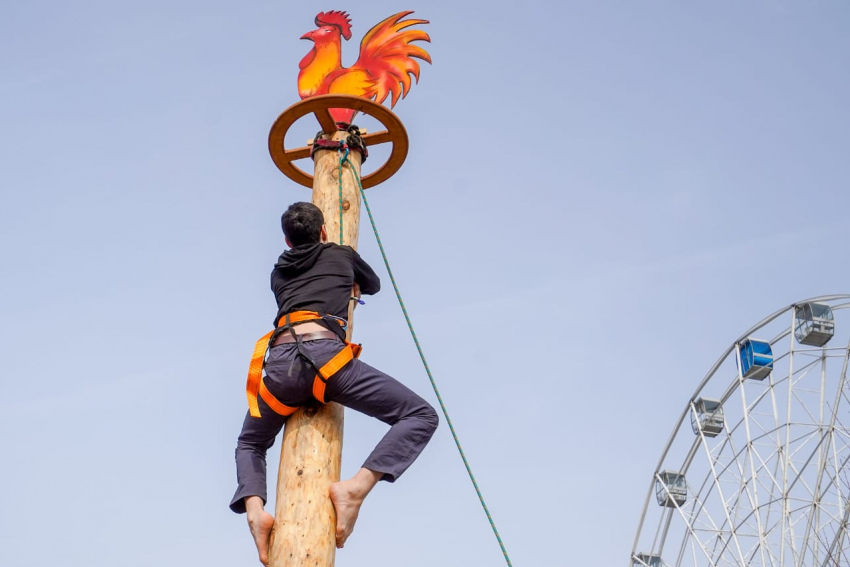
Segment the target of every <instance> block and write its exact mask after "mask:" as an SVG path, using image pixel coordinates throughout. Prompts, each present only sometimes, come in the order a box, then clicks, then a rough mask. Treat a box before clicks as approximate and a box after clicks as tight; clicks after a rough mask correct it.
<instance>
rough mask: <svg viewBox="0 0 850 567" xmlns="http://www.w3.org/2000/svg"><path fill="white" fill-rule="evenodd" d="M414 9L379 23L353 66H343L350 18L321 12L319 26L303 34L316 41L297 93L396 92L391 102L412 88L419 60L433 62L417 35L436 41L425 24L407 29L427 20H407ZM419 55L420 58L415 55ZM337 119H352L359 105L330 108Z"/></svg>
mask: <svg viewBox="0 0 850 567" xmlns="http://www.w3.org/2000/svg"><path fill="white" fill-rule="evenodd" d="M412 13H413V12H411V11H409V12H400V13H398V14H395V15H394V16H390V17H389V18H387V19H386V20H384V21H383V22H381V23H379V24H378V25H376V26H375V27H373V28H372V29H371V30H369V33H367V34H366V35H365V36H364V37H363V41H362V42H361V43H360V57H359V58H358V59H357V62H356V63H355V64H354V65H352V66H351V67H343V66H342V42H341V41H340V38H341V37H343V38H345V39H346V41H347V40H349V39H351V19H350V18H349V17H348V14H347V13H346V12H340V11H331V12H321V13H319V15H317V16H316V25H317V26H319V28H318V29H315V30H313V31H311V32H309V33H305V34H304V35H302V36H301V39H309V40H312V41H313V43H315V44H316V45H315V46H314V47H313V49H312V50H311V51H310V53H308V54H307V55H306V56H305V57H304V59H302V60H301V63H300V65H299V67H300V68H301V72H299V73H298V94H299V95H301V98H302V99H305V98H309V97H311V96H316V95H323V94H350V95H356V96H362V97H364V98H369V99H372V100H375V101H377V102H378V103H382V102H384V100H386V98H387V96H389V95H390V94H392V103H391V106H393V107H394V106H395V104H396V102H398V99H399V98H404V97H405V96H407V93H408V92H409V91H410V87H411V80H410V77H411V75H412V76H413V78H415V79H416V82H417V83H418V82H419V62H418V61H416V60H415V59H422V60H423V61H427V62H428V63H430V62H431V56H430V55H428V52H427V51H425V50H424V49H422V48H421V47H418V46H416V45H411V42H413V41H428V42H430V41H431V38H430V37H429V36H428V34H427V33H425V32H424V31H422V30H405V28H408V27H410V26H414V25H417V24H427V23H428V20H402V19H403V18H404V17H406V16H408V15H410V14H412ZM414 58H415V59H414ZM330 112H331V116H332V117H333V119H334V120H335V121H336V122H340V123H346V124H350V123H351V121H352V120H353V119H354V115H355V113H356V112H357V111H355V110H350V109H346V108H334V109H331V111H330Z"/></svg>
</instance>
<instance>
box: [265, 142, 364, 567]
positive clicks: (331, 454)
mask: <svg viewBox="0 0 850 567" xmlns="http://www.w3.org/2000/svg"><path fill="white" fill-rule="evenodd" d="M347 136H348V134H347V132H337V133H335V134H334V135H333V139H334V140H343V139H345V138H346V137H347ZM340 157H341V156H340V154H339V153H338V152H336V151H330V150H324V151H320V152H318V153H317V154H316V163H315V173H314V175H313V203H314V204H315V205H316V206H317V207H319V208H320V209H321V210H322V213H323V214H324V216H325V227H326V228H327V231H328V240H330V241H331V242H337V243H339V241H340V231H339V223H340V218H339V210H340V198H339V177H338V172H339V159H340ZM348 159H349V160H350V161H351V163H352V164H353V167H354V168H355V171H357V175H360V159H361V156H360V152H357V151H353V152H351V153H350V154H349V156H348ZM350 167H351V166H349V165H347V164H346V165H345V166H343V171H342V208H343V215H342V216H343V219H342V226H343V235H342V244H347V245H349V246H352V247H354V248H357V237H358V231H359V224H360V223H359V221H360V191H359V189H358V187H357V181H356V180H355V179H354V175H353V174H352V173H351V172H350V171H348V169H349V168H350ZM353 309H354V306H353V302H352V305H351V306H350V308H349V312H348V339H349V340H351V331H352V328H353V321H352V314H353ZM342 426H343V408H342V406H340V405H339V404H334V403H331V404H327V405H319V406H318V407H309V408H303V409H301V410H299V411H298V412H296V413H295V414H293V415H292V416H291V417H290V418H289V419H288V420H287V422H286V428H285V429H284V433H283V447H282V448H281V454H280V472H279V473H278V478H277V505H276V506H275V521H274V530H273V532H272V541H271V549H270V552H269V566H270V567H308V566H309V567H333V565H334V559H335V557H336V535H335V534H336V513H335V511H334V508H333V504H332V503H331V499H330V496H329V493H328V490H329V489H330V486H331V484H332V483H334V482H337V481H338V480H339V473H340V461H341V457H342Z"/></svg>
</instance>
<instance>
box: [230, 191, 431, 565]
mask: <svg viewBox="0 0 850 567" xmlns="http://www.w3.org/2000/svg"><path fill="white" fill-rule="evenodd" d="M281 224H282V227H283V233H284V236H285V240H286V244H287V246H289V250H287V251H285V252H284V253H283V254H281V256H280V258H279V259H278V262H277V264H275V266H274V269H273V270H272V275H271V287H272V291H273V292H274V294H275V298H276V300H277V306H278V312H277V317H276V318H275V325H276V328H275V330H274V331H273V332H271V333H270V334H269V335H267V336H266V337H264V338H263V339H261V341H260V343H258V347H257V349H256V350H255V356H254V360H252V364H251V371H250V372H249V378H248V399H249V401H248V404H249V411H248V415H247V416H246V417H245V421H244V423H243V425H242V432H241V433H240V435H239V440H238V443H237V446H236V475H237V480H238V487H237V489H236V494H235V495H234V496H233V500H232V501H231V503H230V508H231V509H232V510H233V511H234V512H237V513H247V517H248V526H249V528H250V531H251V535H252V536H253V537H254V541H255V543H256V545H257V551H258V553H259V557H260V561H261V562H262V563H263V564H264V565H268V550H269V536H270V534H271V530H272V526H273V525H274V518H273V517H272V516H271V515H270V514H268V513H267V512H266V511H265V509H264V505H265V502H266V451H267V450H268V449H269V448H270V447H271V446H272V445H273V444H274V440H275V437H276V436H277V434H278V433H279V432H280V430H281V428H282V427H283V425H284V423H285V421H286V419H287V417H288V416H289V415H291V414H292V413H294V412H295V411H296V410H297V408H299V407H301V406H305V405H309V404H313V403H327V402H337V403H340V404H342V405H344V406H346V407H350V408H352V409H355V410H357V411H359V412H361V413H364V414H366V415H369V416H371V417H375V418H377V419H380V420H381V421H383V422H384V423H387V424H388V425H390V430H389V431H388V432H387V433H386V435H384V437H383V439H381V441H380V442H379V443H378V444H377V446H376V447H375V449H374V450H373V451H372V453H371V454H370V455H369V457H368V458H367V459H366V461H365V462H364V463H363V466H362V468H361V469H360V470H359V471H358V472H357V473H356V474H355V475H354V476H353V477H352V478H351V479H349V480H345V481H341V482H336V483H334V484H332V485H331V487H330V493H329V497H330V499H331V501H332V502H333V505H334V508H335V509H336V515H337V521H336V545H337V547H339V548H342V547H343V546H344V545H345V542H346V540H347V539H348V537H349V536H350V535H351V532H352V530H353V529H354V524H355V522H356V521H357V516H358V514H359V512H360V506H361V505H362V503H363V500H364V499H365V497H366V496H367V495H368V494H369V492H370V491H371V490H372V488H374V486H375V485H376V484H377V483H378V481H379V480H385V481H387V482H394V481H395V480H396V479H397V478H398V477H399V476H401V474H402V473H404V471H405V470H407V468H408V467H409V466H410V465H411V464H412V463H413V461H415V460H416V458H417V457H418V456H419V454H420V453H421V452H422V450H423V449H424V448H425V445H426V444H427V443H428V441H429V440H430V439H431V436H432V435H433V434H434V431H435V430H436V428H437V423H438V418H437V413H436V412H435V411H434V408H433V407H431V405H430V404H428V403H427V402H426V401H425V400H423V399H422V398H421V397H419V396H418V395H416V394H415V393H414V392H412V391H411V390H410V389H408V388H407V387H406V386H404V385H403V384H401V383H400V382H398V381H396V380H395V379H393V378H392V377H390V376H388V375H386V374H384V373H383V372H381V371H379V370H377V369H375V368H372V367H371V366H369V365H367V364H365V363H363V362H361V361H360V360H358V359H357V355H358V354H359V351H360V348H359V346H357V345H352V344H349V343H347V342H346V341H345V326H346V325H347V323H346V321H345V317H347V316H348V307H349V303H350V302H351V301H358V300H359V297H360V293H363V294H366V295H372V294H375V293H377V292H378V291H379V290H380V280H379V278H378V276H377V275H376V274H375V272H374V271H373V270H372V268H371V267H370V266H369V265H368V264H367V263H366V262H365V261H364V260H363V259H362V258H361V257H360V255H359V254H358V253H357V252H356V251H355V250H354V249H353V248H351V247H349V246H341V245H338V244H334V243H330V242H328V237H327V231H326V229H325V227H324V217H323V215H322V212H321V210H319V208H318V207H316V206H315V205H312V204H310V203H295V204H293V205H291V206H290V207H289V208H288V209H287V210H286V212H285V213H284V214H283V216H282V218H281ZM266 346H268V348H269V350H268V353H266ZM266 354H267V355H268V356H267V357H266ZM264 359H265V362H263V360H264ZM263 371H264V375H263Z"/></svg>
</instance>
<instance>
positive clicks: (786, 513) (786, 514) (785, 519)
mask: <svg viewBox="0 0 850 567" xmlns="http://www.w3.org/2000/svg"><path fill="white" fill-rule="evenodd" d="M790 311H791V326H790V327H789V328H790V329H793V328H794V324H795V317H796V313H795V312H794V309H791V310H790ZM790 335H791V346H790V347H789V349H788V406H787V413H786V415H785V449H784V452H783V455H782V457H783V460H784V463H783V467H782V532H781V534H782V537H781V538H780V543H779V564H780V565H785V546H786V543H787V538H786V537H785V533H786V531H785V529H786V527H788V528H789V529H790V523H791V517H790V516H791V511H790V510H789V505H790V502H789V501H788V468H789V466H790V464H791V402H792V400H793V399H794V334H793V333H790ZM775 411H776V410H775V409H774V413H775ZM800 474H802V473H800ZM800 474H798V475H797V478H799V477H800Z"/></svg>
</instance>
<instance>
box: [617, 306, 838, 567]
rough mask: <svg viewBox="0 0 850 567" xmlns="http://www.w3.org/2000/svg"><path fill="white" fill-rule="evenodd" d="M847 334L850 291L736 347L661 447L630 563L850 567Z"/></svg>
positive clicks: (771, 321)
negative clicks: (848, 293)
mask: <svg viewBox="0 0 850 567" xmlns="http://www.w3.org/2000/svg"><path fill="white" fill-rule="evenodd" d="M848 339H850V295H830V296H823V297H816V298H812V299H808V300H805V301H802V302H799V303H796V304H793V305H790V306H788V307H785V308H783V309H780V310H779V311H777V312H776V313H773V314H772V315H770V316H769V317H767V318H765V319H764V320H763V321H761V322H759V323H758V324H757V325H755V326H754V327H753V328H752V329H750V330H749V331H747V332H746V333H744V334H743V335H742V336H741V337H740V338H739V339H738V340H736V341H735V342H734V343H732V345H731V346H729V347H728V348H727V349H726V351H725V352H724V353H723V354H722V355H721V356H720V358H719V359H718V360H717V362H716V363H715V364H714V365H713V366H712V367H711V369H710V370H709V371H708V373H707V374H706V375H705V377H704V378H703V380H702V382H701V383H700V384H699V386H698V387H697V389H696V391H695V392H694V394H693V396H692V397H691V399H690V400H688V402H687V403H686V404H684V406H685V407H684V409H683V411H682V414H681V415H680V417H679V419H678V421H677V422H676V426H675V427H674V428H673V431H672V433H671V434H670V438H669V439H668V441H667V444H666V445H665V447H664V450H663V451H662V452H661V458H660V459H659V460H658V465H657V466H656V469H655V472H654V473H653V475H652V479H651V482H650V486H649V490H648V492H647V495H646V500H645V501H644V506H643V512H642V513H641V517H640V522H639V523H638V529H637V534H636V535H635V541H634V546H633V547H632V553H631V557H630V561H629V567H665V566H666V567H674V566H675V567H680V566H681V567H684V566H687V567H696V566H706V567H708V566H718V567H719V566H724V567H725V566H741V567H744V566H754V567H755V566H758V567H792V566H793V567H813V566H817V567H827V566H828V567H837V566H842V567H847V566H850V534H848V523H850V384H848V376H847V374H848V360H850V343H848ZM683 379H688V376H687V375H683Z"/></svg>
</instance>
